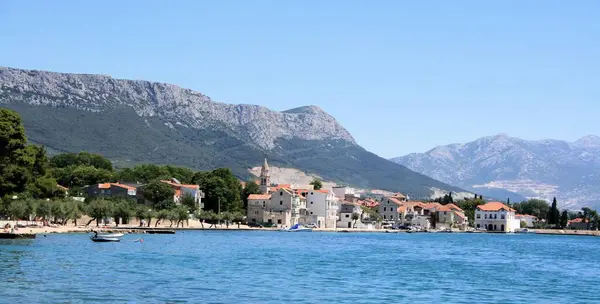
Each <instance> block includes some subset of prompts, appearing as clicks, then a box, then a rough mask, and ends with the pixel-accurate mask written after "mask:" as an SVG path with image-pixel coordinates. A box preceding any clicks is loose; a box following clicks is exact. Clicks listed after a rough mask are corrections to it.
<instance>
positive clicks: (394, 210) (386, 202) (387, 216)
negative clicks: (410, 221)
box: [377, 193, 406, 222]
mask: <svg viewBox="0 0 600 304" xmlns="http://www.w3.org/2000/svg"><path fill="white" fill-rule="evenodd" d="M405 201H406V197H405V196H404V195H402V194H401V193H396V194H393V195H391V196H386V197H383V198H382V200H381V202H380V203H379V206H378V207H377V213H379V215H380V216H381V218H382V219H383V221H393V222H396V221H398V220H399V219H400V216H401V214H400V213H398V208H399V207H400V206H402V205H403V203H404V202H405Z"/></svg>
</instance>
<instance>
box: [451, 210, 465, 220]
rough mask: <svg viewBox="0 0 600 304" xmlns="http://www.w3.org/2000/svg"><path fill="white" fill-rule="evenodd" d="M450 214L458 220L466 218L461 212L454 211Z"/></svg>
mask: <svg viewBox="0 0 600 304" xmlns="http://www.w3.org/2000/svg"><path fill="white" fill-rule="evenodd" d="M452 212H453V213H454V214H455V215H456V216H458V217H460V218H461V219H463V220H464V219H466V218H467V217H466V216H465V214H464V213H462V212H459V211H456V210H454V211H452Z"/></svg>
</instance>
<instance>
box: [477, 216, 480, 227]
mask: <svg viewBox="0 0 600 304" xmlns="http://www.w3.org/2000/svg"><path fill="white" fill-rule="evenodd" d="M477 218H478V219H480V218H481V214H477ZM477 226H479V225H477ZM477 228H479V227H477Z"/></svg>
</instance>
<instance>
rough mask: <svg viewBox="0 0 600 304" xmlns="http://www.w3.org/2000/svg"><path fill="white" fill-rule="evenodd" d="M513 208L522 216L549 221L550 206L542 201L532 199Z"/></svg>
mask: <svg viewBox="0 0 600 304" xmlns="http://www.w3.org/2000/svg"><path fill="white" fill-rule="evenodd" d="M513 208H514V209H515V210H516V211H517V213H520V214H530V215H533V216H535V217H537V218H539V219H548V212H549V211H550V205H548V202H546V201H544V200H540V199H530V200H527V201H523V202H521V203H516V204H513Z"/></svg>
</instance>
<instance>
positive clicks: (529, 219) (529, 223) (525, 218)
mask: <svg viewBox="0 0 600 304" xmlns="http://www.w3.org/2000/svg"><path fill="white" fill-rule="evenodd" d="M515 218H516V219H518V220H519V221H521V222H525V227H527V228H531V227H533V226H534V225H535V223H537V222H538V218H537V217H535V216H533V215H529V214H515Z"/></svg>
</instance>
